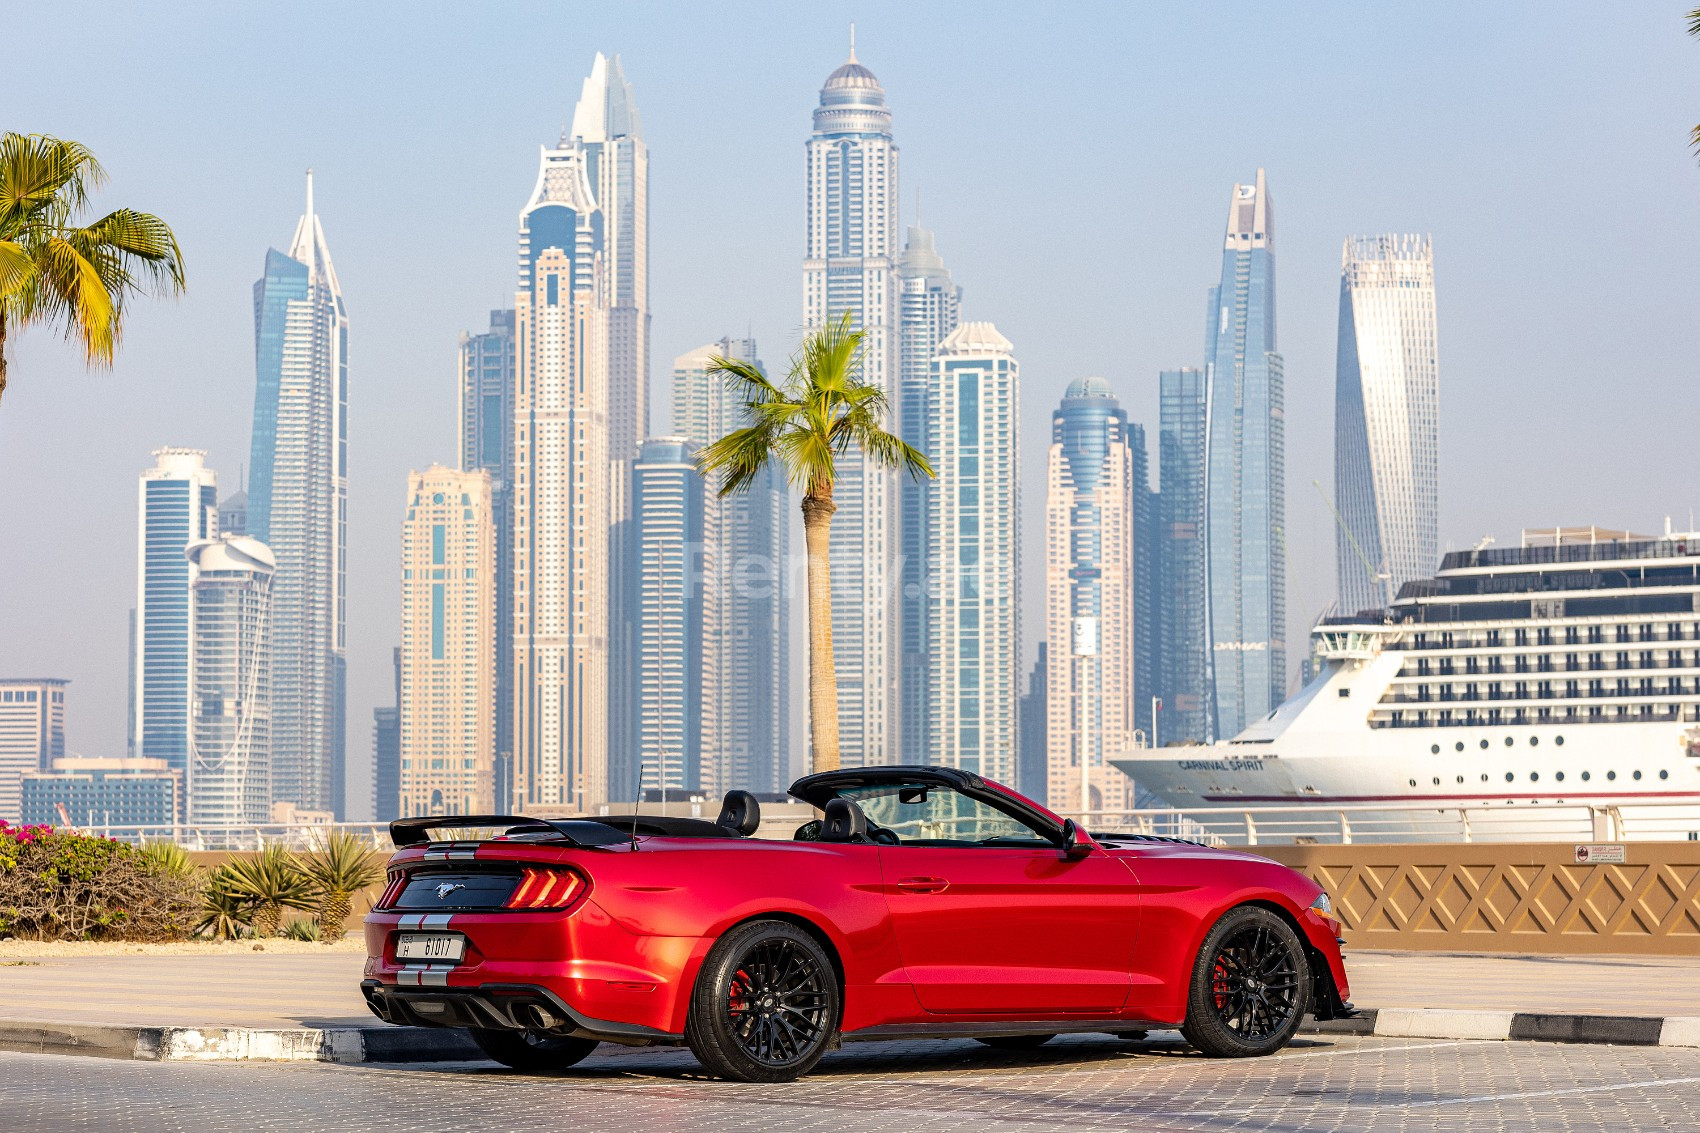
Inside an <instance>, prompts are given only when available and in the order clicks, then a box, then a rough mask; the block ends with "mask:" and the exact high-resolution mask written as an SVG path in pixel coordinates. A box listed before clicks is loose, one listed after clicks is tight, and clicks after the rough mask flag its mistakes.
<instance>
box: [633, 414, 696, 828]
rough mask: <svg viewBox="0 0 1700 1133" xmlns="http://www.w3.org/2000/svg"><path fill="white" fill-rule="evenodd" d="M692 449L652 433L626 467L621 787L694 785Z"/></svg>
mask: <svg viewBox="0 0 1700 1133" xmlns="http://www.w3.org/2000/svg"><path fill="white" fill-rule="evenodd" d="M695 452H696V448H695V446H694V445H693V444H691V442H690V441H689V440H688V439H687V438H685V437H655V438H652V439H650V440H647V441H645V442H644V443H643V446H642V448H641V449H640V450H639V455H638V460H637V464H636V465H635V466H634V468H633V478H632V523H633V538H632V543H633V547H632V551H633V553H632V556H631V561H632V564H633V567H634V568H635V570H636V575H637V579H638V587H637V609H636V615H637V616H636V629H637V634H636V656H635V658H634V660H635V666H634V667H635V669H636V673H635V680H634V683H633V687H634V690H635V696H634V697H633V700H634V701H635V708H636V718H635V720H634V721H633V732H634V734H635V735H636V736H637V767H635V768H632V769H631V771H632V772H636V775H635V776H634V778H635V779H636V782H635V783H621V784H619V786H620V787H621V788H626V787H638V788H654V787H661V788H665V789H667V790H690V791H696V790H700V789H701V788H702V738H703V730H704V727H703V726H704V719H703V708H704V705H703V696H704V692H705V687H704V686H705V682H704V681H703V679H702V678H703V675H704V674H703V597H704V586H703V582H704V572H703V567H702V561H701V560H702V545H703V489H704V482H703V478H702V475H701V474H700V473H699V472H698V471H697V467H696V461H695V459H694V456H695ZM628 774H630V772H628ZM610 793H611V794H612V793H614V792H612V791H611V792H610ZM619 797H622V798H623V797H626V792H625V791H624V790H622V791H621V792H620V793H619ZM629 797H631V798H637V797H638V795H637V794H636V792H635V791H632V792H631V793H630V796H629Z"/></svg>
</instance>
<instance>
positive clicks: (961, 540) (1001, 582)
mask: <svg viewBox="0 0 1700 1133" xmlns="http://www.w3.org/2000/svg"><path fill="white" fill-rule="evenodd" d="M928 386H929V392H928V413H927V433H926V451H927V452H928V453H929V454H930V455H931V457H932V461H933V467H934V468H935V469H936V470H937V472H938V475H937V477H936V478H935V479H933V480H931V481H930V482H929V483H928V486H927V494H926V511H927V538H926V551H927V554H926V559H927V561H928V562H929V563H930V564H933V575H934V577H933V578H932V579H930V580H929V586H928V588H927V591H928V593H927V638H926V640H927V647H928V648H927V698H926V720H927V739H926V752H927V757H926V762H928V763H932V764H940V765H943V766H946V767H959V768H961V769H962V770H964V771H972V772H974V773H976V774H979V775H984V776H986V777H987V778H990V779H996V780H998V781H1000V782H1004V783H1008V782H1011V781H1012V780H1014V779H1015V777H1016V764H1017V760H1018V756H1019V746H1018V745H1019V740H1020V731H1019V727H1018V724H1017V721H1016V713H1017V702H1018V701H1019V699H1020V697H1021V551H1020V533H1021V493H1020V473H1021V462H1020V446H1019V443H1018V439H1017V438H1018V435H1019V432H1020V420H1021V414H1020V404H1021V401H1020V398H1021V379H1020V367H1019V366H1018V365H1017V363H1016V360H1015V356H1014V354H1013V353H1012V350H1011V347H1010V343H1009V340H1008V339H1006V338H1005V337H1003V335H1001V334H999V333H998V331H997V328H996V327H994V326H993V325H992V324H991V323H963V324H961V325H960V326H958V327H957V328H956V329H955V330H954V331H952V332H951V333H950V335H949V336H948V337H946V338H945V340H944V342H943V343H942V344H941V345H940V346H939V352H938V354H936V355H935V356H934V357H933V362H932V374H931V378H930V380H929V383H928Z"/></svg>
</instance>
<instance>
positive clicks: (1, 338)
mask: <svg viewBox="0 0 1700 1133" xmlns="http://www.w3.org/2000/svg"><path fill="white" fill-rule="evenodd" d="M5 396H6V308H5V307H3V306H0V398H3V397H5Z"/></svg>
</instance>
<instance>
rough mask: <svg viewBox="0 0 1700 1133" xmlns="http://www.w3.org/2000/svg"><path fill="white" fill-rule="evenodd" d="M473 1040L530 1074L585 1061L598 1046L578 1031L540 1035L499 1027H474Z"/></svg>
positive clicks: (502, 1059)
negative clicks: (570, 1033) (566, 1033)
mask: <svg viewBox="0 0 1700 1133" xmlns="http://www.w3.org/2000/svg"><path fill="white" fill-rule="evenodd" d="M471 1030H472V1041H473V1042H475V1043H477V1044H478V1048H479V1049H480V1050H482V1051H483V1052H484V1053H485V1054H487V1055H489V1056H490V1057H491V1058H493V1059H495V1060H496V1061H497V1062H500V1063H501V1064H502V1065H503V1066H511V1067H513V1068H514V1069H515V1070H523V1071H525V1072H526V1073H527V1074H556V1073H559V1072H560V1071H562V1070H565V1069H567V1067H569V1066H576V1065H578V1064H579V1063H580V1062H583V1061H584V1059H585V1057H586V1056H587V1055H589V1054H590V1052H591V1051H593V1050H595V1049H596V1046H597V1043H596V1040H595V1039H582V1038H578V1037H577V1036H574V1035H540V1034H537V1033H535V1032H533V1031H499V1030H495V1029H493V1028H487V1027H473V1028H471Z"/></svg>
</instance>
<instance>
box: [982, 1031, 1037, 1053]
mask: <svg viewBox="0 0 1700 1133" xmlns="http://www.w3.org/2000/svg"><path fill="white" fill-rule="evenodd" d="M1056 1037H1057V1036H1055V1035H987V1036H986V1037H985V1038H976V1039H975V1040H974V1041H975V1042H978V1043H984V1044H985V1045H986V1046H989V1047H991V1048H992V1049H993V1050H1038V1049H1039V1048H1040V1047H1042V1046H1044V1045H1045V1044H1046V1043H1048V1042H1050V1041H1051V1040H1052V1039H1054V1038H1056Z"/></svg>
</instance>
